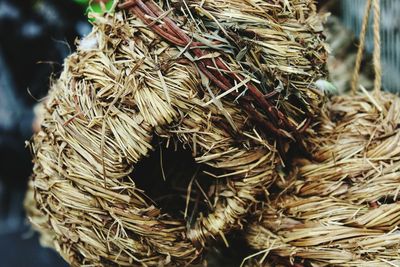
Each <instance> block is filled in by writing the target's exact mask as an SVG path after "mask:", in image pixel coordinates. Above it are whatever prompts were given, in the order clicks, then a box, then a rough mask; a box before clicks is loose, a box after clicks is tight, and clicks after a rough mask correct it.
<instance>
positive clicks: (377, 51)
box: [373, 0, 382, 93]
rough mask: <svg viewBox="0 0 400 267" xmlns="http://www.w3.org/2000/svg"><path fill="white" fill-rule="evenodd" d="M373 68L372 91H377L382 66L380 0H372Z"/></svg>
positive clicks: (379, 88)
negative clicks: (373, 81) (373, 80)
mask: <svg viewBox="0 0 400 267" xmlns="http://www.w3.org/2000/svg"><path fill="white" fill-rule="evenodd" d="M373 4H374V54H373V62H374V70H375V83H374V92H375V93H379V92H380V91H381V87H382V66H381V34H380V18H381V10H380V6H379V4H380V0H374V3H373Z"/></svg>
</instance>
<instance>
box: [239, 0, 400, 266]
mask: <svg viewBox="0 0 400 267" xmlns="http://www.w3.org/2000/svg"><path fill="white" fill-rule="evenodd" d="M368 5H370V3H367V8H366V10H368ZM373 8H374V11H375V12H374V14H375V16H376V17H375V19H374V35H375V51H374V66H375V71H376V77H377V79H378V82H375V86H376V87H375V90H374V93H373V94H370V93H369V92H367V91H365V89H363V90H362V92H360V93H358V94H355V93H353V94H350V95H344V96H336V97H333V99H331V101H330V103H329V104H328V105H327V107H326V109H325V111H324V112H323V114H322V117H321V122H320V126H319V127H317V128H316V132H317V135H316V136H314V137H312V139H311V140H310V142H313V143H314V144H315V149H314V152H313V159H312V160H307V159H298V160H296V161H295V164H294V171H293V172H292V173H291V175H289V176H288V177H287V179H286V180H284V181H281V182H279V183H278V186H279V187H280V188H281V189H282V190H283V192H284V193H279V194H278V193H277V194H275V195H273V196H271V200H270V202H269V203H265V210H264V211H263V212H262V213H261V214H259V216H258V217H256V218H254V221H253V223H252V224H251V226H249V228H248V229H247V235H246V238H247V240H248V242H249V244H250V245H251V246H252V247H253V248H255V249H258V250H264V251H265V252H266V253H267V252H269V256H270V257H269V258H268V259H269V261H270V262H269V264H272V266H274V264H277V265H279V264H284V265H292V264H293V265H296V266H398V265H399V264H400V253H399V244H400V232H399V231H398V227H399V225H400V203H399V202H398V195H399V194H398V193H399V186H400V142H399V141H400V128H399V125H400V98H399V97H398V96H396V95H392V94H390V93H384V92H380V81H379V80H380V77H381V73H380V72H381V69H380V64H379V62H378V61H379V55H378V54H379V49H377V48H378V47H379V36H376V35H379V1H377V0H374V2H373ZM367 12H368V11H367ZM366 16H368V15H366ZM364 21H365V20H364ZM363 28H364V27H363ZM361 35H365V33H361ZM362 47H363V45H362V44H361V45H360V50H361V49H363V48H362ZM378 86H379V87H378Z"/></svg>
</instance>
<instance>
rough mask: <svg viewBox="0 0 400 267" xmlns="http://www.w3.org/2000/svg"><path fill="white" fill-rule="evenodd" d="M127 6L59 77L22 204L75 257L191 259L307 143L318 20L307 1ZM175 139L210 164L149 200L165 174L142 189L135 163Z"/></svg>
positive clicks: (74, 260) (95, 261) (87, 260)
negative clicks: (28, 191) (287, 157)
mask: <svg viewBox="0 0 400 267" xmlns="http://www.w3.org/2000/svg"><path fill="white" fill-rule="evenodd" d="M157 5H158V6H159V7H161V8H162V9H158V7H157ZM124 7H125V8H128V9H129V10H130V11H129V12H128V11H118V12H115V13H113V14H107V15H105V16H102V17H99V16H98V17H96V18H95V22H94V28H93V31H92V33H91V34H90V35H89V36H88V37H86V38H85V39H84V40H82V41H81V42H80V44H79V46H78V49H77V52H76V53H74V54H72V55H71V56H69V57H68V58H67V59H66V61H65V63H64V65H65V68H64V71H63V72H62V73H61V77H60V78H59V79H58V80H56V81H54V82H53V84H52V86H51V90H50V92H49V96H48V98H47V99H46V102H45V103H44V104H43V105H44V108H43V112H42V119H43V122H42V124H41V130H40V131H39V132H38V133H37V134H35V136H34V138H33V142H32V145H31V147H32V151H33V154H34V174H33V176H32V183H31V186H32V190H33V191H34V194H31V195H30V197H31V199H28V202H27V203H28V204H27V210H28V214H29V216H30V219H31V221H32V223H33V225H34V226H35V227H36V228H37V229H38V230H39V231H40V232H41V233H42V235H43V237H44V241H45V243H46V244H47V245H49V246H51V247H54V248H56V249H57V250H58V251H59V253H60V254H61V255H62V256H63V257H64V259H65V260H66V261H67V262H69V263H70V264H71V265H73V266H78V265H83V264H85V265H87V264H88V265H94V266H99V265H102V266H104V265H121V266H128V265H168V264H171V265H186V264H189V263H191V262H193V261H195V260H196V259H197V258H199V257H200V256H201V254H202V251H203V247H204V246H205V245H206V243H207V240H209V239H210V238H211V239H219V238H220V237H222V239H224V240H225V238H226V237H225V234H226V233H228V232H229V231H230V230H231V229H235V228H241V221H242V219H243V217H244V215H245V214H246V213H247V212H248V210H249V208H250V207H251V205H252V204H253V203H255V202H257V196H258V195H260V194H261V195H262V194H265V193H266V187H267V186H268V185H269V184H270V183H272V182H273V181H274V180H275V179H276V177H277V169H279V168H281V167H282V166H283V165H284V164H283V160H282V159H281V157H280V153H279V152H278V151H280V152H284V151H287V149H289V146H290V145H295V146H299V147H303V148H304V146H305V143H304V142H303V141H302V131H303V130H304V129H306V128H307V126H308V124H310V123H311V121H312V120H313V119H314V117H315V115H316V111H317V110H318V106H319V105H320V103H321V101H322V96H321V94H320V93H319V92H318V91H317V90H316V89H315V88H314V82H315V81H316V80H317V79H318V78H320V77H321V76H323V75H324V62H325V59H326V50H325V45H324V43H323V37H322V35H321V30H322V28H321V26H320V22H321V21H320V18H319V17H318V16H317V15H316V13H315V6H314V3H313V1H309V0H298V1H291V2H288V1H283V0H282V1H275V3H271V2H270V1H257V2H247V1H241V0H237V1H235V0H232V1H222V0H212V1H184V2H180V1H163V2H162V3H161V2H160V3H154V2H152V1H145V2H142V1H135V3H133V2H130V3H127V4H126V3H125V5H124ZM146 12H147V14H146ZM151 14H153V15H154V16H156V17H157V18H156V17H153V18H152V16H151ZM151 18H152V19H151ZM171 21H172V22H171ZM171 25H172V26H171ZM174 27H175V28H174ZM177 27H179V29H181V31H178V30H176V28H177ZM182 31H183V34H182ZM185 34H186V37H185ZM171 36H172V37H171ZM182 36H183V37H182ZM187 36H189V37H190V38H191V39H190V42H188V43H185V42H184V41H185V40H186V41H187ZM185 38H186V39H185ZM175 39H177V40H175ZM182 40H183V41H182ZM180 42H181V43H180ZM183 45H185V47H182V46H183ZM199 55H200V56H199ZM227 86H228V88H227ZM229 86H230V87H229ZM166 146H168V147H175V146H176V147H179V146H180V147H183V148H185V149H186V150H188V151H191V154H192V156H193V158H194V160H195V162H196V163H197V164H199V166H204V168H205V169H207V172H205V171H204V172H202V173H201V174H199V175H193V176H192V177H189V179H186V180H183V181H182V182H181V181H180V180H179V182H176V183H173V184H174V186H173V187H171V189H170V191H169V192H168V193H166V194H165V195H157V193H158V191H157V192H153V193H155V195H156V198H154V199H150V197H149V195H150V194H148V193H149V192H148V191H146V190H150V191H151V189H152V188H153V189H154V188H160V185H161V187H165V186H163V183H165V182H164V181H163V179H162V177H158V178H159V179H158V180H157V181H156V182H155V183H154V184H151V185H149V186H148V187H147V188H141V187H140V185H141V184H145V182H146V180H147V179H150V177H146V176H150V174H148V173H146V172H144V173H143V172H142V173H141V176H138V175H137V173H135V167H136V166H138V165H140V164H141V162H142V161H143V160H144V158H146V157H148V156H149V155H150V152H151V151H152V150H154V149H156V148H157V147H161V148H164V147H166ZM161 151H162V150H161ZM173 158H174V156H173V155H172V156H171V160H173ZM165 160H166V161H168V160H169V158H166V159H164V161H165ZM175 164H176V163H175ZM155 165H159V162H153V166H155ZM179 168H180V169H181V170H182V169H183V170H184V169H185V166H179ZM175 174H176V175H175ZM206 174H207V175H206ZM173 176H180V175H179V172H176V173H173V175H172V177H168V179H175V178H176V177H173ZM204 181H207V182H206V183H204ZM154 190H155V189H154ZM159 194H161V193H159ZM153 195H154V194H153ZM169 195H175V196H178V197H177V200H176V201H175V202H168V201H167V200H168V198H169ZM32 198H33V199H32ZM157 200H158V202H157ZM160 200H161V201H160ZM165 201H166V202H167V203H169V204H168V205H169V206H174V207H176V211H175V212H172V213H167V212H165V209H163V208H161V206H162V205H161V204H162V202H165ZM225 242H227V240H225Z"/></svg>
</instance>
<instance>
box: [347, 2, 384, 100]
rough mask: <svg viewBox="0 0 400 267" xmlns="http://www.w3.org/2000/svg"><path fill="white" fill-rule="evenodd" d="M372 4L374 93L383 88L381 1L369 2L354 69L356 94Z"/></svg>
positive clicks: (353, 89) (352, 87) (352, 86)
mask: <svg viewBox="0 0 400 267" xmlns="http://www.w3.org/2000/svg"><path fill="white" fill-rule="evenodd" d="M371 4H373V10H374V26H373V34H374V53H373V63H374V72H375V82H374V91H375V93H377V92H380V90H381V87H382V66H381V37H380V6H379V4H380V1H379V0H373V2H372V1H371V0H368V1H367V3H366V6H365V15H364V18H363V22H362V26H361V32H360V45H359V47H358V51H357V57H356V63H355V67H354V73H353V78H352V81H351V92H352V94H354V93H355V92H356V91H357V88H358V82H359V79H360V67H361V61H362V58H363V54H364V48H365V38H366V33H367V27H368V21H369V16H370V11H371Z"/></svg>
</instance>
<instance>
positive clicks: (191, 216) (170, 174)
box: [130, 138, 218, 225]
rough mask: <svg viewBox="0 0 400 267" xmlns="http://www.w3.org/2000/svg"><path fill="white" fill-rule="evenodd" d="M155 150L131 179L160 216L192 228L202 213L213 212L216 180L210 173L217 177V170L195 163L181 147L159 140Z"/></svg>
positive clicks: (137, 166) (137, 167)
mask: <svg viewBox="0 0 400 267" xmlns="http://www.w3.org/2000/svg"><path fill="white" fill-rule="evenodd" d="M153 147H155V149H154V151H151V152H150V154H149V156H148V157H146V158H143V159H142V160H141V161H140V162H139V163H138V164H137V165H136V166H135V169H134V170H133V172H132V173H131V175H130V177H132V179H133V180H134V181H135V183H136V186H137V187H138V188H139V189H141V190H143V192H144V194H145V195H146V196H147V197H148V198H150V199H151V200H152V201H153V202H154V205H155V206H156V207H157V208H159V209H161V213H163V214H168V216H170V217H171V218H173V219H175V220H186V221H187V223H188V224H189V225H192V224H193V223H194V222H195V220H196V218H197V217H198V215H199V214H200V213H203V214H207V213H209V212H210V211H212V210H213V204H214V203H213V199H214V196H215V195H216V194H217V192H216V190H217V188H218V186H216V185H217V179H216V178H213V177H211V176H209V175H208V174H207V173H213V174H216V173H218V170H216V169H214V168H211V167H209V166H207V165H205V164H198V163H196V162H195V160H194V158H193V156H192V154H191V151H190V150H188V149H185V148H183V146H182V144H180V143H173V142H171V143H169V145H168V146H167V144H166V142H163V141H162V140H160V139H157V138H156V140H155V141H154V142H153ZM188 192H190V193H188ZM188 194H189V198H188ZM187 199H189V201H188V203H187ZM185 210H186V218H185Z"/></svg>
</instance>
